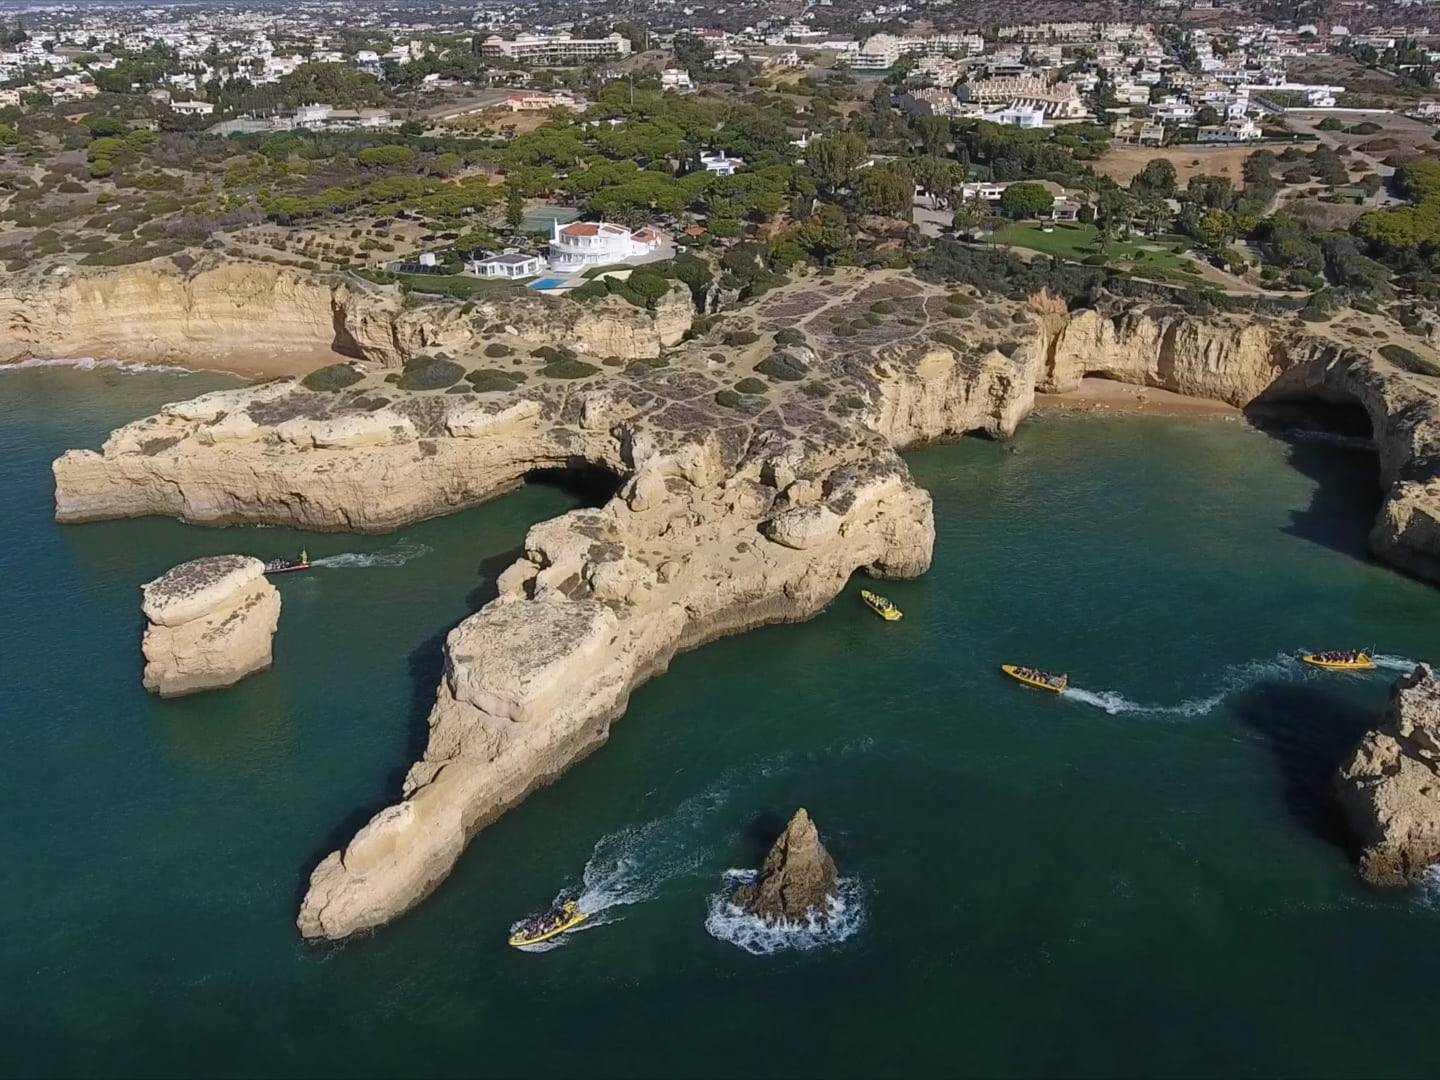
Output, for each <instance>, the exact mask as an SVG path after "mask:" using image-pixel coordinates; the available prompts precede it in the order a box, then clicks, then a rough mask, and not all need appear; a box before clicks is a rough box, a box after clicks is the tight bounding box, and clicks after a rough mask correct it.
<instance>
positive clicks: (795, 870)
mask: <svg viewBox="0 0 1440 1080" xmlns="http://www.w3.org/2000/svg"><path fill="white" fill-rule="evenodd" d="M834 895H835V860H833V859H832V858H830V853H829V852H828V851H826V850H825V845H824V844H822V843H821V842H820V833H819V832H818V831H817V830H816V828H815V823H814V822H813V821H811V820H810V815H809V814H808V813H806V812H805V810H804V808H803V807H802V808H801V809H799V810H796V811H795V816H794V817H792V818H791V819H790V824H789V825H787V826H786V827H785V832H784V833H782V834H781V836H780V839H778V840H776V841H775V846H774V847H772V848H771V849H770V854H769V855H767V856H766V857H765V868H764V869H763V870H761V871H760V877H759V880H757V881H756V882H755V883H754V884H752V885H746V886H745V887H744V888H742V889H740V890H739V891H737V892H736V893H735V897H734V902H735V906H736V907H739V908H743V909H744V910H745V911H748V912H749V913H750V914H752V915H758V916H759V917H760V918H762V919H764V920H765V921H766V922H773V921H775V920H777V919H786V920H788V921H791V922H796V921H801V920H804V919H805V918H806V917H807V916H808V915H810V914H812V913H813V914H815V915H816V916H818V917H819V918H820V920H821V921H822V922H823V921H824V920H825V919H826V918H827V917H828V914H829V905H828V904H827V900H828V899H829V898H830V897H831V896H834Z"/></svg>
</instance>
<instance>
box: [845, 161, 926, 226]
mask: <svg viewBox="0 0 1440 1080" xmlns="http://www.w3.org/2000/svg"><path fill="white" fill-rule="evenodd" d="M856 187H857V189H858V190H857V196H858V202H859V205H860V209H861V210H862V211H863V212H865V213H867V214H879V215H881V216H883V217H892V218H901V219H903V220H905V221H909V220H910V216H911V214H912V212H913V208H914V202H915V177H914V176H913V175H912V174H911V172H910V170H909V169H907V168H905V166H903V165H901V164H900V163H899V162H886V163H885V164H883V165H876V166H874V167H873V168H869V169H865V170H864V171H863V172H861V173H860V178H859V180H858V182H857V184H856Z"/></svg>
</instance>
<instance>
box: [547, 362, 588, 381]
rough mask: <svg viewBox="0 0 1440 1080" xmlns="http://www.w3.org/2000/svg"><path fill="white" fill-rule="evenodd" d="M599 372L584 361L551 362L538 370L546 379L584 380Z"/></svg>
mask: <svg viewBox="0 0 1440 1080" xmlns="http://www.w3.org/2000/svg"><path fill="white" fill-rule="evenodd" d="M599 370H600V369H599V368H598V367H596V366H595V365H594V364H587V363H585V361H584V360H551V361H550V363H548V364H546V365H545V366H544V367H542V368H541V369H540V374H541V375H543V376H544V377H545V378H547V379H584V378H588V377H589V376H591V375H594V374H595V373H596V372H598V371H599Z"/></svg>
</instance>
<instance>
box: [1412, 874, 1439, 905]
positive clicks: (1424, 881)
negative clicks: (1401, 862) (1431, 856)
mask: <svg viewBox="0 0 1440 1080" xmlns="http://www.w3.org/2000/svg"><path fill="white" fill-rule="evenodd" d="M1415 899H1416V901H1417V902H1418V903H1419V904H1420V906H1421V907H1424V908H1429V909H1430V910H1431V911H1440V866H1432V867H1430V869H1429V870H1426V871H1425V874H1424V876H1423V877H1422V878H1421V879H1420V887H1419V889H1418V891H1417V892H1416V893H1415Z"/></svg>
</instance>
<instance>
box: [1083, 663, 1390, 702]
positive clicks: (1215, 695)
mask: <svg viewBox="0 0 1440 1080" xmlns="http://www.w3.org/2000/svg"><path fill="white" fill-rule="evenodd" d="M1376 663H1379V658H1378V657H1377V658H1376ZM1305 675H1306V671H1305V669H1304V668H1303V667H1302V666H1301V664H1300V661H1299V660H1298V659H1297V657H1295V656H1294V655H1292V654H1290V653H1277V654H1276V655H1275V656H1272V657H1269V658H1267V659H1264V660H1249V661H1246V662H1245V663H1243V664H1234V665H1231V666H1230V667H1228V668H1226V669H1224V672H1223V673H1222V675H1221V677H1220V685H1219V687H1218V688H1217V689H1216V690H1215V691H1214V692H1212V693H1210V694H1207V695H1205V696H1204V697H1194V698H1186V699H1185V700H1184V701H1182V702H1179V703H1178V704H1175V705H1153V704H1145V703H1142V702H1139V701H1131V700H1130V699H1129V698H1127V697H1125V696H1124V695H1123V694H1120V693H1117V692H1116V691H1114V690H1098V691H1097V690H1086V689H1084V688H1082V687H1079V686H1071V687H1068V688H1067V689H1065V690H1063V691H1061V695H1060V696H1061V697H1066V698H1069V699H1070V700H1071V701H1078V702H1080V703H1081V704H1084V705H1089V706H1092V707H1093V708H1096V709H1103V710H1104V711H1105V712H1107V713H1109V714H1110V715H1111V716H1116V715H1119V714H1121V713H1137V714H1143V715H1146V716H1180V717H1195V716H1204V715H1205V714H1206V713H1208V712H1210V711H1211V710H1212V709H1214V708H1215V707H1216V706H1217V705H1219V704H1220V703H1221V702H1222V701H1224V700H1225V699H1226V698H1227V697H1229V696H1230V695H1232V694H1236V693H1239V692H1240V691H1241V690H1245V689H1248V688H1249V687H1251V686H1254V685H1255V684H1256V683H1258V682H1260V681H1261V680H1264V679H1269V680H1272V681H1273V680H1276V679H1295V678H1304V677H1305Z"/></svg>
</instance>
